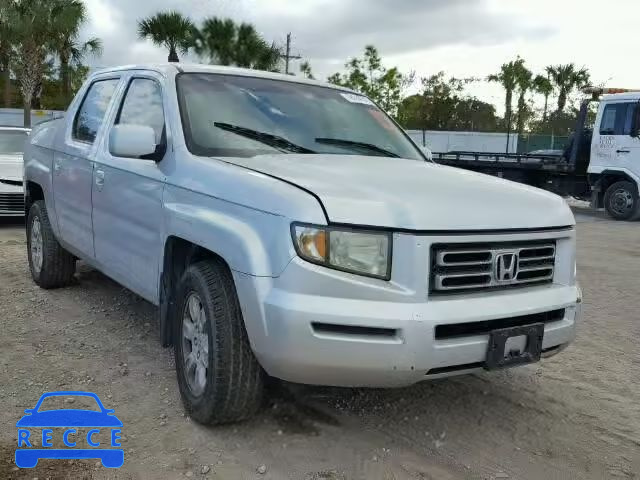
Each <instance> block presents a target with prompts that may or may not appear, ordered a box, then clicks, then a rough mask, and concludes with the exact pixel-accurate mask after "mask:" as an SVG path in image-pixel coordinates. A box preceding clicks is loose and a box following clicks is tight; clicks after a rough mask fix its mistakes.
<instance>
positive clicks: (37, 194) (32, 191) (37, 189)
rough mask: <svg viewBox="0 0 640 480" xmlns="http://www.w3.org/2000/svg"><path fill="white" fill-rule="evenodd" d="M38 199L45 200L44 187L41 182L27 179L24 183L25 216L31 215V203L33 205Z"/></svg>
mask: <svg viewBox="0 0 640 480" xmlns="http://www.w3.org/2000/svg"><path fill="white" fill-rule="evenodd" d="M38 200H43V201H45V202H46V200H45V196H44V189H43V188H42V186H40V184H39V183H36V182H34V181H32V180H27V182H26V183H25V185H24V216H25V218H26V217H27V216H28V215H29V210H30V209H31V205H33V204H34V203H35V202H37V201H38Z"/></svg>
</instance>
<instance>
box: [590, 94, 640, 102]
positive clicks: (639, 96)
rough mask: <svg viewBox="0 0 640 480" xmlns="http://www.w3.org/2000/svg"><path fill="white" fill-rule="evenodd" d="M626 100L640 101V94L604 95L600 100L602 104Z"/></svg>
mask: <svg viewBox="0 0 640 480" xmlns="http://www.w3.org/2000/svg"><path fill="white" fill-rule="evenodd" d="M624 100H634V101H637V100H640V92H626V93H614V94H611V95H603V96H602V98H601V99H600V101H602V102H618V101H624Z"/></svg>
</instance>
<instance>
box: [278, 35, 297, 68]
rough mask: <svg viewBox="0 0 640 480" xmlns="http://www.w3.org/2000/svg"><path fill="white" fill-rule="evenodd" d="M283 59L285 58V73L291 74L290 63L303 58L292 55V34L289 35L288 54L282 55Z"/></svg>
mask: <svg viewBox="0 0 640 480" xmlns="http://www.w3.org/2000/svg"><path fill="white" fill-rule="evenodd" d="M280 56H281V57H282V58H284V62H285V63H284V73H286V74H287V75H288V74H289V62H290V61H291V60H300V59H301V58H302V57H301V56H300V55H291V33H287V49H286V53H285V54H284V55H283V54H280Z"/></svg>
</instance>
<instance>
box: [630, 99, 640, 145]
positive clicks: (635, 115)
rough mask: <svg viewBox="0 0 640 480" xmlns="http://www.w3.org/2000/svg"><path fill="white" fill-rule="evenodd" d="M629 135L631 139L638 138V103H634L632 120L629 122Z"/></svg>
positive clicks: (639, 122)
mask: <svg viewBox="0 0 640 480" xmlns="http://www.w3.org/2000/svg"><path fill="white" fill-rule="evenodd" d="M629 135H631V136H632V137H633V138H638V137H640V102H638V103H636V106H635V108H634V110H633V120H632V121H631V132H630V133H629Z"/></svg>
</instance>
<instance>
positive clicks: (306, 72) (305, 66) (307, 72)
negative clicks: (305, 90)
mask: <svg viewBox="0 0 640 480" xmlns="http://www.w3.org/2000/svg"><path fill="white" fill-rule="evenodd" d="M300 73H302V75H303V76H304V77H305V78H308V79H310V80H314V79H315V78H314V76H313V72H312V71H311V64H310V63H309V62H308V61H307V60H305V61H304V62H302V63H301V64H300Z"/></svg>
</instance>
